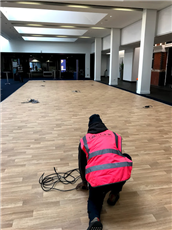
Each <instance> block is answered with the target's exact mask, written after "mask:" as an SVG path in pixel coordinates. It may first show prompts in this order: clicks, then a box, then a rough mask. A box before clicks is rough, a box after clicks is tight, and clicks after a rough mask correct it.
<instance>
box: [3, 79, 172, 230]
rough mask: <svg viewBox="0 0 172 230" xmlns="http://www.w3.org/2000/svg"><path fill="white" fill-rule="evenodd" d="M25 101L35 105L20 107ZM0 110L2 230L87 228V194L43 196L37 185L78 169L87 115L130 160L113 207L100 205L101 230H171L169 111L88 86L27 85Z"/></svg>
mask: <svg viewBox="0 0 172 230" xmlns="http://www.w3.org/2000/svg"><path fill="white" fill-rule="evenodd" d="M41 85H45V86H44V87H42V86H41ZM75 90H79V91H80V92H78V93H75V92H73V91H75ZM31 98H32V99H37V100H39V101H40V103H39V104H21V102H23V101H27V100H29V99H31ZM145 105H152V106H153V107H151V108H149V109H144V108H143V106H145ZM1 109H2V119H1V120H2V132H1V133H2V137H1V141H2V154H1V207H2V209H1V216H2V217H1V230H21V229H23V230H42V229H46V230H52V229H56V230H86V229H87V227H88V217H87V197H88V192H87V191H86V192H85V191H76V190H75V191H72V192H66V193H63V192H58V191H53V192H48V193H46V192H44V191H43V190H42V189H41V188H40V185H39V183H38V180H39V177H40V176H41V175H42V173H44V172H45V174H46V175H48V174H50V173H53V172H54V171H53V167H54V166H55V167H56V168H57V170H58V171H59V172H66V171H67V170H70V169H74V168H77V167H78V162H77V155H78V153H77V150H78V143H79V139H80V138H81V137H83V136H84V135H85V134H86V132H87V127H88V118H89V116H90V115H92V114H93V113H98V114H100V116H101V118H102V120H103V121H104V123H105V124H106V126H107V127H108V128H109V129H111V130H112V131H114V132H117V133H119V134H121V135H122V137H123V152H127V153H129V154H130V155H131V156H132V158H133V162H134V167H133V172H132V178H131V179H130V180H129V181H128V182H127V183H126V185H125V186H124V188H123V191H122V193H121V198H120V200H119V202H118V203H117V204H116V206H115V207H109V206H108V205H107V203H106V201H105V202H104V206H103V210H102V223H103V225H104V228H103V229H104V230H147V229H149V230H170V229H172V226H171V223H172V219H171V217H172V216H171V208H172V204H171V202H172V200H171V192H172V190H171V169H172V161H171V160H172V155H171V150H172V148H171V138H172V123H171V122H172V120H171V119H172V108H171V107H170V106H168V105H165V104H162V103H159V102H156V101H153V100H150V99H147V98H144V97H141V96H138V95H136V94H131V93H128V92H126V91H122V90H119V89H117V88H113V87H110V86H107V85H104V84H101V83H98V82H94V81H46V82H43V81H30V82H28V83H27V84H25V85H24V86H23V87H22V88H20V89H19V90H17V91H16V92H15V93H14V94H12V95H11V96H10V97H8V98H7V99H6V100H4V101H3V102H2V103H1ZM71 187H72V186H67V187H64V186H63V185H61V186H59V188H61V189H63V188H65V189H69V188H71Z"/></svg>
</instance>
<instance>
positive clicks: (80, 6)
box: [67, 5, 90, 9]
mask: <svg viewBox="0 0 172 230" xmlns="http://www.w3.org/2000/svg"><path fill="white" fill-rule="evenodd" d="M67 6H68V7H74V8H85V9H86V8H90V7H89V6H82V5H67Z"/></svg>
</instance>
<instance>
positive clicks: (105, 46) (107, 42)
mask: <svg viewBox="0 0 172 230" xmlns="http://www.w3.org/2000/svg"><path fill="white" fill-rule="evenodd" d="M107 49H110V35H108V36H106V37H104V38H103V48H102V50H107Z"/></svg>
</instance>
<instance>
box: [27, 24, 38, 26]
mask: <svg viewBox="0 0 172 230" xmlns="http://www.w3.org/2000/svg"><path fill="white" fill-rule="evenodd" d="M27 26H42V25H41V24H27Z"/></svg>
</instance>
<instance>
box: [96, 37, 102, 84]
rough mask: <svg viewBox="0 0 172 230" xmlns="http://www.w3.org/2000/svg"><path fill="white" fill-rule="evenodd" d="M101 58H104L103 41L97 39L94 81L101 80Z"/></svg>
mask: <svg viewBox="0 0 172 230" xmlns="http://www.w3.org/2000/svg"><path fill="white" fill-rule="evenodd" d="M101 56H102V40H101V38H96V39H95V61H94V65H95V66H94V81H100V80H101Z"/></svg>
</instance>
